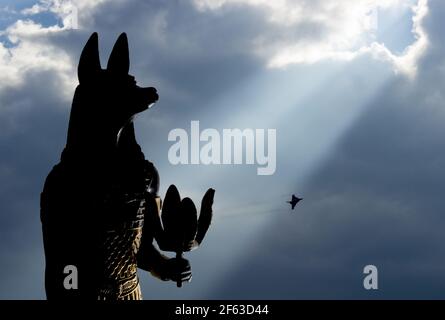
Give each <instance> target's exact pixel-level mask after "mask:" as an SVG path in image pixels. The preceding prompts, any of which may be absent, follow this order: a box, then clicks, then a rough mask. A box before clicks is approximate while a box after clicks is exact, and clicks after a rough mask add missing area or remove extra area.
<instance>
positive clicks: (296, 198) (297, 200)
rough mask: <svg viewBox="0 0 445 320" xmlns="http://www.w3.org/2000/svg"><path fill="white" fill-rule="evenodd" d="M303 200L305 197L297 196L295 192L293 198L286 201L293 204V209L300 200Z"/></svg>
mask: <svg viewBox="0 0 445 320" xmlns="http://www.w3.org/2000/svg"><path fill="white" fill-rule="evenodd" d="M301 200H303V198H298V197H296V196H295V195H294V194H293V195H292V200H291V201H286V202H287V203H290V205H291V206H292V210H294V209H295V206H296V205H297V203H298V202H300V201H301Z"/></svg>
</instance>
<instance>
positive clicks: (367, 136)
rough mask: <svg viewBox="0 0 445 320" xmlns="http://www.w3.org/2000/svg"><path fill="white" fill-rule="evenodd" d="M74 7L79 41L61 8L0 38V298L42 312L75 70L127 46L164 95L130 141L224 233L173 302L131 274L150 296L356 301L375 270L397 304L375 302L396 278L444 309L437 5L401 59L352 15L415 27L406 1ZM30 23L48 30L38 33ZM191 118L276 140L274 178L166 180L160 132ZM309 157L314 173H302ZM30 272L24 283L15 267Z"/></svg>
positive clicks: (25, 19) (191, 173)
mask: <svg viewBox="0 0 445 320" xmlns="http://www.w3.org/2000/svg"><path fill="white" fill-rule="evenodd" d="M71 2H72V3H73V4H75V5H76V8H78V14H79V29H78V30H73V29H72V28H70V27H69V25H65V24H64V23H63V17H64V16H63V12H62V11H63V9H62V7H61V4H62V1H58V2H57V1H39V3H38V4H37V6H34V7H33V6H30V8H29V9H28V10H25V11H24V12H22V14H23V15H24V16H21V17H20V19H19V20H18V21H15V22H14V23H12V24H10V25H9V26H8V27H7V28H5V29H4V30H3V31H2V36H3V37H2V39H3V38H6V39H8V42H9V43H7V42H4V43H2V44H0V115H1V117H0V126H1V127H2V128H3V131H2V132H3V134H2V136H1V137H0V146H1V149H2V150H4V152H2V153H1V154H0V177H1V178H2V181H3V180H4V181H8V183H7V184H4V185H3V186H2V188H0V222H1V223H0V225H1V226H3V227H2V228H1V229H2V230H0V231H2V232H0V238H1V240H2V241H1V243H2V247H1V249H0V264H1V265H2V266H1V268H0V269H2V270H6V271H5V274H8V279H13V280H8V281H5V280H4V279H3V280H2V281H0V282H2V283H7V284H9V283H14V284H15V285H14V286H12V285H11V286H10V287H11V288H12V289H11V288H9V287H6V286H3V287H2V288H0V296H2V297H12V296H13V297H18V298H23V297H31V298H35V297H44V293H43V284H42V280H43V273H42V272H43V261H42V260H43V251H42V248H41V232H40V224H39V221H38V211H39V209H38V195H39V193H40V191H41V187H42V184H43V181H44V178H45V176H46V174H47V173H48V171H49V170H50V168H51V166H52V165H54V163H55V162H56V161H57V159H58V157H59V155H60V151H61V150H62V148H63V145H64V143H65V141H64V140H65V137H66V126H67V121H68V116H69V105H70V100H71V98H72V94H73V91H74V88H75V85H76V84H77V75H76V67H77V59H78V57H79V54H80V51H81V49H82V46H83V45H84V43H85V41H86V39H87V38H88V36H89V35H90V34H91V32H93V31H98V32H99V37H100V51H101V58H102V63H103V65H105V63H104V62H105V61H106V59H107V58H108V54H109V52H110V50H111V47H112V45H113V44H114V41H115V40H116V37H117V35H118V34H119V33H120V32H122V31H126V32H127V33H128V35H129V40H130V54H131V72H133V73H134V74H135V76H136V79H137V80H138V82H139V83H140V84H141V85H155V86H156V87H157V88H158V89H159V91H160V95H161V99H160V101H159V103H158V104H157V105H156V106H155V108H153V109H152V110H150V112H148V113H147V114H144V115H143V116H142V117H141V118H140V119H138V120H137V122H136V125H137V132H138V138H139V141H140V142H141V144H142V146H143V148H144V151H145V153H146V155H147V158H149V159H151V160H153V161H154V162H155V163H156V165H157V166H158V168H159V170H160V172H161V179H162V188H164V189H165V188H166V186H168V185H169V183H170V182H171V183H177V184H179V186H180V191H181V193H184V194H185V195H191V196H192V198H193V199H199V197H200V195H201V192H202V191H203V190H205V188H206V187H208V186H209V185H211V186H213V185H215V186H216V189H217V199H216V202H215V204H216V208H218V210H217V211H215V217H216V218H217V219H219V220H217V221H215V224H214V226H213V229H212V230H211V232H209V235H208V238H207V239H206V243H205V244H204V246H203V247H202V248H200V250H197V252H196V253H193V254H191V255H190V257H191V258H190V260H191V262H192V265H193V271H194V272H195V276H194V280H193V282H192V284H191V285H190V286H184V288H182V289H181V290H176V288H175V287H174V285H172V286H169V285H168V284H165V283H158V282H156V280H147V279H146V278H147V276H145V275H143V276H142V277H141V281H142V284H143V290H144V293H145V295H146V297H149V298H174V297H177V298H196V297H200V298H208V297H216V298H235V297H236V295H238V296H239V297H250V298H254V297H260V296H261V297H274V298H279V297H303V298H304V297H306V298H307V297H314V298H317V297H318V298H319V297H323V296H324V297H331V298H336V297H351V296H353V297H365V298H366V297H369V296H367V295H366V293H364V292H362V289H361V287H360V288H358V289H357V287H356V284H357V283H359V284H360V283H361V281H362V275H361V273H360V269H361V268H362V267H363V263H365V262H366V263H368V261H370V260H372V261H375V263H376V264H379V265H381V266H382V267H383V269H382V271H387V272H386V273H385V272H383V273H382V275H383V278H385V274H386V277H387V279H389V280H388V281H389V283H390V286H391V289H390V290H391V291H390V292H389V293H388V295H385V294H386V293H387V292H388V291H386V292H383V295H382V296H383V297H388V296H390V297H403V296H404V294H405V293H403V288H406V285H404V284H403V281H401V280H400V281H398V279H400V277H399V274H400V273H403V275H406V276H407V277H409V278H411V279H414V280H413V282H414V283H415V284H416V285H417V287H416V288H420V289H419V290H423V291H422V292H423V293H425V292H426V293H427V294H428V296H432V297H436V296H440V292H443V290H441V291H440V290H439V289H443V287H442V285H441V284H440V283H439V284H437V283H438V281H436V284H435V283H434V281H433V280H434V277H436V278H439V277H440V272H439V271H438V270H436V269H437V267H435V266H441V265H442V261H441V258H440V256H441V254H442V251H441V250H442V249H441V248H440V243H443V239H442V237H441V232H440V229H441V227H442V226H443V221H442V220H441V219H442V218H441V215H440V209H441V195H440V190H443V188H444V187H443V186H442V184H443V182H442V181H445V180H444V179H443V176H442V174H441V172H442V168H443V164H444V161H443V159H444V156H443V154H442V152H441V151H440V150H442V147H441V144H442V141H441V137H443V134H444V132H443V129H442V128H443V125H442V123H443V119H444V112H443V108H442V106H443V105H444V103H445V100H444V95H443V93H442V91H443V90H442V88H441V83H443V79H444V70H445V67H444V66H445V61H444V56H445V55H444V51H445V49H444V46H443V45H442V41H441V40H442V32H441V31H442V30H443V23H442V21H443V15H444V14H445V9H444V8H445V7H444V6H443V4H441V3H440V2H439V1H436V2H434V1H429V2H426V1H424V0H420V1H419V2H418V5H417V6H416V7H414V8H413V10H414V11H413V14H412V16H413V17H414V21H413V34H414V35H415V41H414V42H413V44H412V45H411V46H410V47H408V48H407V49H406V50H405V51H404V52H403V53H402V54H400V55H396V54H394V53H393V52H391V51H390V50H389V49H388V47H387V46H385V45H383V44H381V43H378V42H377V41H374V40H375V39H374V38H373V36H374V35H373V30H372V28H373V27H372V21H367V22H366V21H365V22H364V23H362V21H358V18H356V16H355V14H357V17H361V18H363V17H365V18H366V17H368V16H367V14H369V12H367V11H366V10H368V9H369V5H371V8H372V6H378V7H379V8H381V9H382V10H384V9H386V8H397V6H400V8H401V9H403V10H405V11H406V10H411V9H409V8H408V9H405V8H406V6H407V3H408V2H406V1H398V2H395V1H386V2H382V1H378V2H377V1H362V0H360V1H356V2H355V1H354V2H352V1H348V3H347V2H346V1H338V2H336V3H335V4H333V2H332V1H331V2H328V1H320V0H318V1H317V0H314V1H298V2H296V1H253V0H251V1H240V0H238V1H237V0H232V1H230V0H227V1H224V0H221V1H203V0H202V1H198V0H196V1H195V2H187V1H175V2H167V1H163V0H152V1H142V0H141V1H138V0H128V1H96V2H94V1H74V0H72V1H71ZM345 8H350V10H352V11H351V12H344V11H345ZM354 10H355V11H354ZM354 12H355V13H354ZM371 12H372V10H371ZM42 13H51V14H53V15H55V16H56V17H58V18H59V19H58V23H53V22H51V23H50V24H49V25H48V23H44V21H42V18H41V17H40V16H39V15H40V14H42ZM368 18H369V17H368ZM363 20H366V19H363ZM60 21H62V23H60ZM268 66H269V68H267V67H268ZM391 68H394V69H395V70H398V71H400V74H393V73H392V71H391ZM406 74H408V75H414V74H416V76H415V77H412V78H411V81H406V77H405V75H406ZM385 81H387V82H385ZM381 83H384V84H385V87H384V88H381V87H379V85H381ZM376 87H377V88H379V90H378V91H377V92H375V91H372V90H371V92H370V93H369V92H368V91H369V89H370V88H374V89H375V88H376ZM365 98H366V99H365ZM363 100H365V101H364V102H363ZM361 103H366V105H365V106H362V105H361ZM362 109H363V110H366V112H365V113H364V114H361V116H360V115H358V113H359V111H362ZM350 111H351V112H350ZM252 115H254V116H252ZM356 117H358V119H356ZM192 119H193V120H194V119H198V120H202V124H203V126H206V127H208V126H210V127H215V128H218V126H229V127H232V126H234V125H239V126H242V127H249V126H251V127H256V126H264V127H269V126H275V127H276V128H277V134H278V144H279V150H278V152H279V153H278V158H277V159H278V161H279V162H278V167H277V174H276V175H275V176H273V177H270V178H269V179H267V180H261V179H258V178H257V177H256V176H255V170H251V169H252V168H244V167H240V168H228V167H225V168H220V167H173V166H170V165H169V164H168V162H167V160H166V157H167V150H168V147H169V144H168V142H167V134H168V131H169V130H170V129H172V128H177V127H182V128H188V126H189V124H190V120H192ZM240 119H241V120H240ZM346 119H348V120H351V121H352V120H357V122H356V123H355V124H350V128H349V130H347V131H346V132H344V134H343V135H342V136H341V139H340V140H339V141H337V143H336V144H335V145H332V146H330V145H329V146H328V145H326V143H323V141H325V140H326V141H331V140H333V139H331V137H330V136H331V135H334V133H335V132H334V130H332V128H335V127H336V125H337V122H339V123H343V122H346ZM295 140H298V143H295ZM334 142H335V141H334ZM295 145H297V146H298V147H297V148H296V147H295ZM314 149H317V151H319V152H318V153H319V154H320V159H318V158H317V159H318V160H317V163H319V164H320V167H317V166H315V168H313V170H314V172H312V169H311V170H308V172H304V173H301V171H302V170H303V169H302V168H306V166H305V162H307V163H311V164H312V162H313V161H312V158H310V157H308V156H306V155H307V154H310V153H317V152H314ZM318 153H317V154H318ZM310 167H311V168H312V167H313V166H312V165H311V166H310ZM315 169H318V170H315ZM251 174H252V175H253V176H254V177H253V178H252V175H251ZM301 175H307V176H308V178H305V179H304V181H307V183H305V186H304V188H303V187H302V186H301V184H300V183H301V181H302V180H303V179H302V178H301ZM257 179H258V180H257ZM293 189H296V190H302V192H303V193H305V194H304V197H305V200H304V202H303V203H302V207H300V211H298V213H299V214H297V215H293V216H290V215H286V213H287V211H285V213H283V211H277V210H276V209H277V206H278V205H276V203H278V201H279V202H280V204H281V202H283V204H284V200H286V199H284V198H283V199H276V198H274V196H275V195H276V193H278V192H283V193H286V197H287V193H288V192H289V190H293ZM271 190H273V193H274V195H271V193H272V191H271ZM265 191H266V193H265ZM258 195H259V196H258ZM259 197H260V198H261V199H260V200H258V198H259ZM198 202H199V201H198ZM246 202H252V203H254V205H252V206H245V203H246ZM230 207H232V209H230ZM226 208H228V209H227V210H226ZM233 208H236V209H233ZM269 209H271V211H270V212H269V211H268V210H269ZM237 210H238V211H242V213H245V215H244V214H242V215H241V216H236V213H237V212H238V211H237ZM257 210H258V211H257ZM274 210H275V211H274ZM301 210H303V212H302V211H301ZM277 212H278V214H277ZM230 214H232V216H231V217H227V215H230ZM271 221H272V222H271ZM264 226H267V227H268V228H267V229H266V228H264ZM376 230H377V231H376ZM428 230H432V231H431V232H430V233H428ZM376 232H377V235H376V236H375V237H374V236H373V235H374V233H376ZM367 235H371V236H369V237H368V236H367ZM425 248H428V250H425ZM236 252H238V253H239V256H237V253H236ZM246 252H247V253H246ZM249 253H252V255H250V254H249ZM243 256H244V257H245V258H244V259H238V258H239V257H243ZM36 257H40V260H38V262H37V263H36V261H37V260H36ZM374 259H375V260H374ZM270 261H275V264H273V265H272V264H271V263H270ZM226 262H227V263H226ZM234 262H236V263H234ZM234 264H235V265H236V266H235V268H233V269H231V267H230V266H233V265H234ZM25 265H26V266H27V265H33V269H32V271H30V272H27V271H26V268H25V267H21V268H17V266H25ZM403 266H407V267H406V269H403ZM356 270H359V271H358V273H356ZM388 270H389V271H388ZM400 270H404V271H403V272H402V271H400ZM226 273H227V274H226ZM283 274H284V275H285V277H284V276H283ZM221 275H222V276H223V279H219V277H220V276H221ZM225 275H227V279H231V280H230V281H229V280H227V279H226V278H224V276H225ZM233 279H237V280H236V281H234V280H233ZM258 279H261V280H258ZM219 280H221V283H220V282H218V281H219ZM225 284H226V285H225ZM342 285H343V286H342ZM404 286H405V287H404ZM301 288H304V290H303V289H301ZM24 290H26V291H24ZM206 290H207V291H206ZM406 291H407V292H411V293H412V295H416V296H420V294H418V292H420V291H417V289H416V290H414V289H412V288H411V290H406Z"/></svg>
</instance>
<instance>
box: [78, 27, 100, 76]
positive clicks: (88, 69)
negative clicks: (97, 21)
mask: <svg viewBox="0 0 445 320" xmlns="http://www.w3.org/2000/svg"><path fill="white" fill-rule="evenodd" d="M100 70H101V66H100V59H99V38H98V35H97V32H94V33H93V34H92V35H91V36H90V38H89V39H88V41H87V43H86V44H85V47H84V48H83V50H82V54H81V55H80V60H79V67H78V68H77V76H78V78H79V83H80V82H82V81H85V80H87V79H88V78H91V76H92V75H93V74H94V73H96V72H98V71H100Z"/></svg>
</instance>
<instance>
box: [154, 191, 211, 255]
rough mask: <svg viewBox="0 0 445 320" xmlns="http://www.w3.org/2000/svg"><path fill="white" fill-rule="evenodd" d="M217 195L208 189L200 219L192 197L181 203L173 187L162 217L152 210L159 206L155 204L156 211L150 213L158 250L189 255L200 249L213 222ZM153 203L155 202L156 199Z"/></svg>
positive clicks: (203, 199)
mask: <svg viewBox="0 0 445 320" xmlns="http://www.w3.org/2000/svg"><path fill="white" fill-rule="evenodd" d="M214 195H215V190H214V189H209V190H207V192H206V193H205V195H204V197H203V198H202V202H201V211H200V215H199V220H198V218H197V210H196V207H195V204H194V203H193V201H192V200H191V199H190V198H184V199H182V200H181V197H180V195H179V192H178V189H177V188H176V187H175V186H174V185H171V186H170V187H169V188H168V190H167V193H166V195H165V199H164V203H163V205H162V214H161V215H159V212H158V210H157V209H155V210H153V209H154V208H155V207H156V205H152V208H153V209H152V210H149V212H150V213H151V214H150V221H149V223H150V225H151V226H152V231H153V235H154V238H155V239H156V242H157V243H158V246H159V248H160V249H161V250H163V251H171V252H186V251H191V250H193V249H195V248H197V247H198V246H199V245H200V244H201V242H202V240H203V239H204V236H205V234H206V232H207V230H208V229H209V226H210V223H211V221H212V205H213V197H214ZM148 196H150V195H148ZM149 200H150V199H149ZM151 201H152V203H153V201H154V200H153V199H151ZM161 219H162V223H161Z"/></svg>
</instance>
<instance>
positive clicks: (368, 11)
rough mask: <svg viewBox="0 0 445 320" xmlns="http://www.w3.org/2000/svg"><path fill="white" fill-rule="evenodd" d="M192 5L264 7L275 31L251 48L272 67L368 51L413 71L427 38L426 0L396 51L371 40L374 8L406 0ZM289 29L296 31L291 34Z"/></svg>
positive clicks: (402, 5)
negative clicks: (409, 40)
mask: <svg viewBox="0 0 445 320" xmlns="http://www.w3.org/2000/svg"><path fill="white" fill-rule="evenodd" d="M194 3H195V6H196V7H197V8H198V10H200V11H202V12H205V11H207V10H223V9H224V8H228V7H230V6H231V7H239V8H242V7H254V8H256V9H259V10H264V14H265V16H266V19H267V22H268V23H269V24H270V25H271V27H275V28H276V30H277V33H271V34H263V35H259V36H257V38H256V39H254V41H253V47H254V50H255V52H256V53H257V54H258V55H260V56H263V57H264V58H266V59H267V60H268V65H269V66H270V67H274V68H280V67H286V66H287V65H290V64H298V63H315V62H318V61H320V60H324V59H339V60H350V59H353V58H354V57H356V56H358V55H361V54H364V53H370V54H372V56H374V57H377V58H381V59H384V60H387V61H390V62H392V63H393V65H394V67H395V69H396V70H397V71H400V72H403V73H405V74H408V75H410V76H413V75H415V73H416V61H417V59H418V58H419V56H420V55H421V54H422V53H423V51H424V50H425V48H426V46H427V44H428V40H427V36H426V34H425V32H424V31H423V28H422V20H423V18H424V17H425V15H426V13H427V11H428V3H427V0H419V1H418V4H417V5H416V6H413V7H412V10H413V30H412V32H413V35H414V37H415V42H414V43H413V44H412V45H410V46H409V47H408V48H406V50H405V51H404V53H403V54H402V55H396V54H393V53H392V52H391V50H389V49H388V48H387V47H386V46H385V45H384V44H382V43H378V42H376V41H375V37H374V33H375V31H376V30H375V29H376V28H377V25H376V22H377V21H376V19H377V16H376V12H378V11H377V10H379V9H387V8H396V9H406V8H407V7H411V6H412V3H413V1H412V0H355V1H349V0H340V1H335V2H333V1H326V0H301V1H292V0H276V1H267V0H194ZM295 30H305V31H301V32H300V33H299V34H298V36H295V32H296V31H295Z"/></svg>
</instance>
